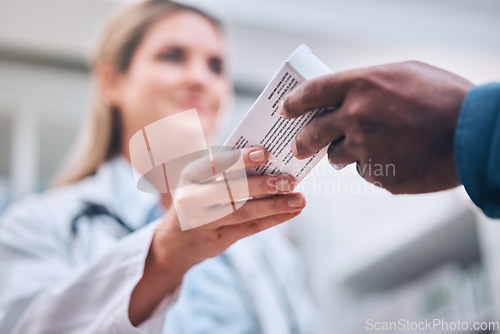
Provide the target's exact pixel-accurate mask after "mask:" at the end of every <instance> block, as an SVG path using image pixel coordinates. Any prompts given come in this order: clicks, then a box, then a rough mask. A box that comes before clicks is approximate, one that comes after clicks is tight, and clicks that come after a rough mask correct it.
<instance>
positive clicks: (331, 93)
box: [278, 71, 349, 119]
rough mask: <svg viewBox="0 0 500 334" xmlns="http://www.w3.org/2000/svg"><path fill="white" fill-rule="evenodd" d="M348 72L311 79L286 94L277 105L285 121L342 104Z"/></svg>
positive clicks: (345, 92)
mask: <svg viewBox="0 0 500 334" xmlns="http://www.w3.org/2000/svg"><path fill="white" fill-rule="evenodd" d="M348 74H349V72H347V71H346V72H339V73H334V74H329V75H325V76H322V77H319V78H315V79H311V80H308V81H306V82H303V83H301V84H300V85H298V86H297V87H295V88H294V89H293V90H291V91H290V92H288V93H287V94H286V95H285V96H284V98H283V100H282V101H281V102H280V104H279V109H278V110H279V113H280V114H281V116H282V117H283V118H285V119H288V118H295V117H298V116H300V115H302V114H305V113H307V112H309V111H311V110H315V109H319V108H323V107H330V106H332V107H334V106H338V105H340V104H342V102H343V101H344V97H345V95H346V94H347V88H348V87H347V86H348V84H347V77H348Z"/></svg>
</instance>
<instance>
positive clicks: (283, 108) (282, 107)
mask: <svg viewBox="0 0 500 334" xmlns="http://www.w3.org/2000/svg"><path fill="white" fill-rule="evenodd" d="M284 104H285V102H284V100H281V101H280V103H279V104H278V112H279V113H280V115H281V116H284V115H285V106H284Z"/></svg>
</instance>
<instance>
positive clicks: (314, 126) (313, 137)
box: [307, 118, 324, 143]
mask: <svg viewBox="0 0 500 334" xmlns="http://www.w3.org/2000/svg"><path fill="white" fill-rule="evenodd" d="M322 123H324V122H320V121H318V118H314V119H313V120H312V121H311V122H309V124H308V131H307V134H308V136H309V140H310V141H311V143H319V142H321V141H322V140H323V136H324V135H323V130H324V129H323V126H322Z"/></svg>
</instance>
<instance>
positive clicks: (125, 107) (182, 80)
mask: <svg viewBox="0 0 500 334" xmlns="http://www.w3.org/2000/svg"><path fill="white" fill-rule="evenodd" d="M225 66H226V64H225V43H224V40H223V37H222V36H221V33H220V31H219V30H218V29H217V27H215V26H214V25H213V23H211V22H210V21H209V20H207V19H206V18H204V17H203V16H201V15H199V14H196V13H193V12H188V11H180V12H174V13H172V14H170V15H167V16H166V17H165V18H163V19H161V20H160V21H158V22H156V23H155V24H153V25H152V27H151V28H150V29H149V30H148V32H147V33H146V35H145V36H144V37H143V39H142V41H141V42H140V43H139V46H138V47H137V49H136V50H135V52H134V55H133V57H132V61H131V64H130V67H129V69H128V70H127V71H126V73H123V74H120V75H119V78H118V79H117V80H116V82H117V83H116V85H115V88H114V94H113V96H114V98H113V99H112V100H113V103H114V104H115V105H116V106H117V107H119V109H120V111H121V113H122V121H123V134H124V140H126V143H124V145H123V147H124V148H125V149H126V148H127V147H128V140H129V138H130V137H131V136H132V135H133V134H134V133H135V132H136V131H138V130H140V129H141V128H143V127H144V126H146V125H148V124H150V123H152V122H154V121H156V120H158V119H161V118H163V117H165V116H168V115H172V114H174V113H177V112H180V111H184V110H188V109H191V108H196V109H197V110H198V114H199V116H200V120H201V122H202V126H203V129H204V132H205V134H206V135H207V136H208V135H210V133H211V132H212V130H213V129H214V125H215V121H216V118H217V115H218V114H219V112H220V110H221V109H223V107H225V104H226V103H227V101H228V99H229V98H230V96H231V94H232V91H231V86H230V83H229V80H228V78H227V76H226V69H225Z"/></svg>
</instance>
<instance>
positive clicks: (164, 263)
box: [129, 229, 190, 326]
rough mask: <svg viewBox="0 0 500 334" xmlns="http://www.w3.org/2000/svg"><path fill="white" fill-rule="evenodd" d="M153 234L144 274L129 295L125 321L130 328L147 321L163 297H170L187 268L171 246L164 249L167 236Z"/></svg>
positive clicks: (161, 233) (162, 233) (162, 232)
mask: <svg viewBox="0 0 500 334" xmlns="http://www.w3.org/2000/svg"><path fill="white" fill-rule="evenodd" d="M164 233H166V232H164V231H161V229H160V230H159V231H157V232H156V234H155V236H154V237H153V241H152V243H151V247H150V249H149V253H148V256H147V258H146V263H145V266H144V274H143V275H142V278H141V279H140V281H139V282H138V283H137V285H136V287H135V288H134V291H133V292H132V295H131V298H130V305H129V318H130V321H131V322H132V324H133V325H134V326H137V325H139V324H141V323H142V322H144V321H145V320H146V319H148V318H149V317H150V316H151V314H153V312H154V311H155V309H156V308H157V307H158V306H159V305H160V303H161V302H162V300H164V299H165V297H166V296H169V295H172V294H173V293H174V292H175V290H176V289H177V288H178V287H179V286H180V284H181V283H182V279H183V277H184V274H185V273H186V271H187V270H188V269H189V268H190V266H189V265H186V264H185V263H181V262H180V261H179V260H180V259H181V256H180V255H181V254H179V252H176V251H174V249H173V247H169V248H166V247H165V244H166V245H170V246H173V244H172V243H168V240H165V239H168V238H169V237H168V235H164Z"/></svg>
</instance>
